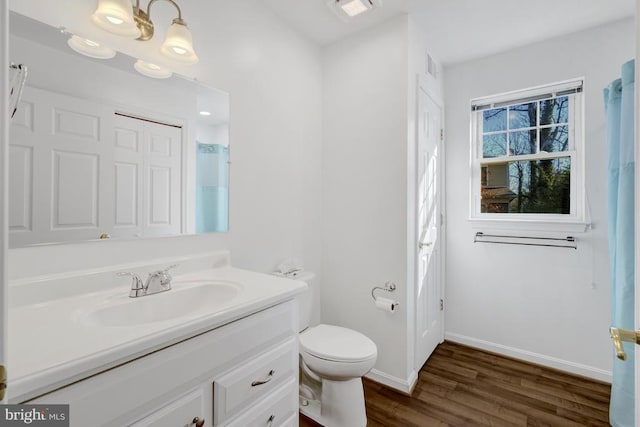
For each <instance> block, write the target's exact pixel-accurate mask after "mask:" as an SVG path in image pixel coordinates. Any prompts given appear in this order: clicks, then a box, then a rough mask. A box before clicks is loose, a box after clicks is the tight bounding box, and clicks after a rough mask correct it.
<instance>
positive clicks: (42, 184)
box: [9, 87, 113, 246]
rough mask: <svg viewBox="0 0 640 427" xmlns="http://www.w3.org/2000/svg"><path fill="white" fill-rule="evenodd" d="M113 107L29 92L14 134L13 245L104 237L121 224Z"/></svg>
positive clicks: (29, 89)
mask: <svg viewBox="0 0 640 427" xmlns="http://www.w3.org/2000/svg"><path fill="white" fill-rule="evenodd" d="M112 111H113V110H112V109H110V108H109V107H108V106H106V105H102V104H98V103H96V102H91V101H86V100H81V99H78V98H74V97H71V96H67V95H62V94H58V93H55V92H51V91H47V90H42V89H36V88H33V87H25V88H24V92H23V96H22V100H21V102H20V105H19V108H18V111H17V113H16V116H15V117H14V118H13V120H12V121H11V127H10V134H9V142H10V145H9V161H10V164H11V167H10V168H9V173H10V176H9V181H10V189H9V230H10V234H11V240H12V244H13V245H15V246H24V245H28V244H34V243H43V242H60V241H69V240H72V241H77V240H89V239H97V238H98V237H99V236H100V234H102V233H105V232H106V233H108V232H110V230H109V229H108V227H109V224H111V223H112V222H113V219H112V217H113V213H112V211H111V209H110V208H109V206H111V205H112V204H111V203H110V200H109V199H110V198H111V197H112V196H111V194H112V193H113V190H112V186H111V185H110V183H111V182H113V175H112V174H113V173H112V168H111V167H110V165H112V164H113V150H112V149H111V147H110V145H111V144H110V143H109V129H111V128H113V117H112V116H113V112H112Z"/></svg>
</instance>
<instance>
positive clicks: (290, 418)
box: [225, 378, 298, 427]
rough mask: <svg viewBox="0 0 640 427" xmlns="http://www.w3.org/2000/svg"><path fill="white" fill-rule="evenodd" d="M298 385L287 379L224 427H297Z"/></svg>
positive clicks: (294, 380) (295, 381) (292, 379)
mask: <svg viewBox="0 0 640 427" xmlns="http://www.w3.org/2000/svg"><path fill="white" fill-rule="evenodd" d="M297 416H298V384H297V380H296V379H295V378H291V379H289V380H288V381H287V382H286V383H285V384H284V385H283V386H282V387H279V388H278V389H277V390H274V392H273V393H271V394H270V395H269V396H268V397H267V398H266V399H264V400H262V401H260V402H258V404H257V405H255V406H253V407H251V408H250V409H249V410H247V412H245V413H243V414H242V415H240V416H239V417H237V418H236V419H234V420H232V421H231V422H230V423H228V424H225V427H288V426H297V425H298V424H297V423H296V421H297V419H298V418H297Z"/></svg>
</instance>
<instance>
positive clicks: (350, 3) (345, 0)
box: [326, 0, 382, 22]
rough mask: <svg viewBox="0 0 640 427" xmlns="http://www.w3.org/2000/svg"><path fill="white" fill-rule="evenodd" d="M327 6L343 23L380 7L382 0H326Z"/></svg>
mask: <svg viewBox="0 0 640 427" xmlns="http://www.w3.org/2000/svg"><path fill="white" fill-rule="evenodd" d="M326 3H327V6H329V8H330V9H331V10H332V11H333V12H334V13H335V14H336V15H338V17H339V18H340V19H341V20H343V21H344V22H349V21H350V20H351V19H353V18H355V17H356V16H359V15H361V14H363V13H365V12H368V11H370V10H373V9H376V8H379V7H382V0H326Z"/></svg>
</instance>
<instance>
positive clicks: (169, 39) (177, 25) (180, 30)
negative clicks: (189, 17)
mask: <svg viewBox="0 0 640 427" xmlns="http://www.w3.org/2000/svg"><path fill="white" fill-rule="evenodd" d="M160 50H161V52H162V53H163V54H164V55H165V56H167V57H169V58H171V59H173V60H174V61H178V62H183V63H186V64H195V63H197V62H198V60H199V59H198V56H197V55H196V52H195V51H194V50H193V38H192V37H191V31H189V28H187V25H186V23H185V22H184V21H183V20H181V19H174V20H173V23H172V24H171V26H170V27H169V29H168V30H167V36H166V38H165V40H164V43H163V44H162V47H161V48H160Z"/></svg>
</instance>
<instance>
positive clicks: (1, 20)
mask: <svg viewBox="0 0 640 427" xmlns="http://www.w3.org/2000/svg"><path fill="white" fill-rule="evenodd" d="M8 42H9V9H8V6H7V1H6V0H0V46H3V47H4V46H7V45H8ZM8 54H9V53H8V52H7V51H6V50H5V49H0V96H2V99H3V101H4V100H6V99H7V96H6V94H7V93H8V92H9V91H8V87H9V84H8V83H9V73H8V69H9V60H8ZM8 107H9V105H8V103H7V102H1V103H0V165H2V166H1V167H0V171H3V170H5V172H3V173H2V174H0V371H4V368H5V366H6V362H7V353H8V349H7V315H8V308H7V306H8V298H7V287H8V285H7V252H8V251H7V247H8V242H9V232H8V227H7V222H8V220H7V217H8V212H7V191H8V183H7V173H6V165H7V161H6V160H7V155H8V151H9V150H8V147H7V146H8V143H7V140H8V133H9V132H8V127H9V121H8V120H9V108H8ZM0 374H4V372H0ZM5 380H6V378H5V376H4V375H0V395H4V394H5V393H4V392H3V390H4V385H5V383H6V381H5ZM6 401H7V399H6V395H5V396H1V397H0V403H6Z"/></svg>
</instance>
